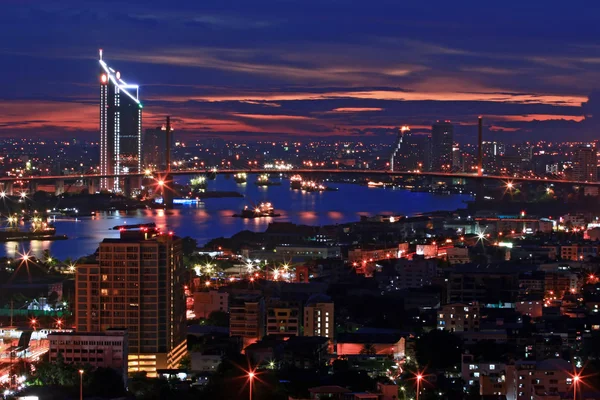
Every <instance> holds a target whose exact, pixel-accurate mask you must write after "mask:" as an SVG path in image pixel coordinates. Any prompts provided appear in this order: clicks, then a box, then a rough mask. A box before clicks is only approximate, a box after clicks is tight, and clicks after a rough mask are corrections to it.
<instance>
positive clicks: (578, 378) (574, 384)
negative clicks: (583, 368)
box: [573, 374, 581, 400]
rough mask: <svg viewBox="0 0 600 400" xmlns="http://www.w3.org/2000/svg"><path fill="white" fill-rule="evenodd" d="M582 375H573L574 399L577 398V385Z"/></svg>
mask: <svg viewBox="0 0 600 400" xmlns="http://www.w3.org/2000/svg"><path fill="white" fill-rule="evenodd" d="M580 380H581V377H580V376H579V375H578V374H575V375H573V400H577V386H578V385H579V381H580Z"/></svg>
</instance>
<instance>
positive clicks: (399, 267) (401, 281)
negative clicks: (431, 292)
mask: <svg viewBox="0 0 600 400" xmlns="http://www.w3.org/2000/svg"><path fill="white" fill-rule="evenodd" d="M437 264H438V262H437V260H436V259H426V258H425V257H424V256H418V255H415V256H413V258H412V259H406V258H401V259H399V260H398V261H397V262H396V264H395V271H396V276H395V279H394V280H395V282H394V286H395V287H396V288H397V289H408V288H419V287H423V286H429V285H431V282H432V280H433V279H434V278H435V277H436V275H437Z"/></svg>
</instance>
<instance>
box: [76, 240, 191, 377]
mask: <svg viewBox="0 0 600 400" xmlns="http://www.w3.org/2000/svg"><path fill="white" fill-rule="evenodd" d="M182 262H183V255H182V241H181V239H180V238H178V237H176V236H173V234H172V233H168V234H166V233H159V232H156V231H148V230H145V231H144V230H137V231H122V232H121V237H120V238H119V239H104V241H102V243H100V247H99V253H98V258H97V262H96V263H90V264H81V265H78V266H77V272H76V275H75V281H76V300H77V301H76V308H75V309H76V311H75V315H76V328H77V331H78V332H98V331H106V330H107V329H111V328H123V329H127V331H128V338H129V355H128V369H129V372H137V371H143V372H146V373H147V374H148V375H149V376H155V375H156V370H157V369H164V368H175V367H177V366H178V364H179V361H180V360H181V358H182V357H183V356H184V355H185V354H186V352H187V349H186V340H185V315H186V311H185V298H184V293H183V276H182V274H183V272H184V270H183V265H182Z"/></svg>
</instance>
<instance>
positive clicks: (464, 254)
mask: <svg viewBox="0 0 600 400" xmlns="http://www.w3.org/2000/svg"><path fill="white" fill-rule="evenodd" d="M446 257H447V258H448V263H449V264H450V265H454V264H467V263H469V262H470V261H471V258H470V257H469V248H468V247H449V248H447V249H446Z"/></svg>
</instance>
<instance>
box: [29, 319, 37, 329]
mask: <svg viewBox="0 0 600 400" xmlns="http://www.w3.org/2000/svg"><path fill="white" fill-rule="evenodd" d="M29 323H30V324H31V327H32V328H33V330H34V331H35V330H36V329H35V326H36V325H37V319H35V318H31V320H30V321H29Z"/></svg>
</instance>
